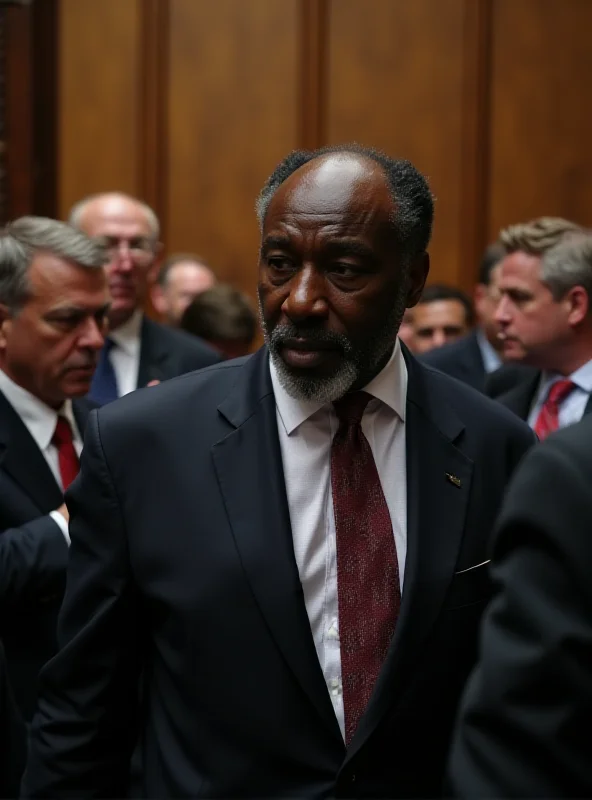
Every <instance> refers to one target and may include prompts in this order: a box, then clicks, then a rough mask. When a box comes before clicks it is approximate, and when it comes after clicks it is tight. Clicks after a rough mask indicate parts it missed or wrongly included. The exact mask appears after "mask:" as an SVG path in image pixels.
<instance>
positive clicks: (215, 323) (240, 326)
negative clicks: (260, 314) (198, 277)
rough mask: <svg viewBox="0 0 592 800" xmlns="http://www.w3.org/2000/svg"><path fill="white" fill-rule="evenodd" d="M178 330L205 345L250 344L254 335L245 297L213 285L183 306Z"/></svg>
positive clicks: (251, 311)
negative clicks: (192, 336)
mask: <svg viewBox="0 0 592 800" xmlns="http://www.w3.org/2000/svg"><path fill="white" fill-rule="evenodd" d="M180 327H181V328H182V330H184V331H187V332H188V333H192V334H194V335H195V336H201V338H202V339H205V340H206V341H207V342H233V341H241V342H245V343H247V342H248V343H249V344H250V343H251V342H252V341H253V339H254V338H255V333H256V332H257V316H256V314H255V311H254V309H253V306H252V303H251V301H250V300H249V298H248V297H247V296H246V295H244V294H243V293H242V292H240V291H239V290H238V289H235V288H234V287H233V286H229V285H228V284H224V283H217V284H216V285H215V286H212V288H211V289H206V291H204V292H201V293H200V294H198V295H197V297H195V298H194V300H193V301H192V302H191V303H190V304H189V305H188V306H187V308H186V309H185V312H184V314H183V316H182V317H181V322H180Z"/></svg>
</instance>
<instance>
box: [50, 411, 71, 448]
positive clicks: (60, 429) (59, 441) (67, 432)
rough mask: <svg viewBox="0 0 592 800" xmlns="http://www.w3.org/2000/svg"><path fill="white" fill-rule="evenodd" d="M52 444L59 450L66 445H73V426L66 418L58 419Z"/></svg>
mask: <svg viewBox="0 0 592 800" xmlns="http://www.w3.org/2000/svg"><path fill="white" fill-rule="evenodd" d="M52 442H53V444H55V446H56V447H57V448H59V447H60V446H61V445H64V444H72V442H73V436H72V426H71V425H70V423H69V422H68V420H67V419H66V417H58V421H57V422H56V427H55V433H54V435H53V439H52Z"/></svg>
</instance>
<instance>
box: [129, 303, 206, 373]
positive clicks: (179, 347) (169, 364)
mask: <svg viewBox="0 0 592 800" xmlns="http://www.w3.org/2000/svg"><path fill="white" fill-rule="evenodd" d="M219 361H220V356H219V355H218V353H216V351H215V350H213V349H212V348H211V347H209V346H208V345H207V344H206V343H205V342H204V341H203V340H202V339H200V338H198V337H197V336H191V335H190V334H188V333H185V331H179V330H175V329H174V328H170V327H168V326H166V325H161V324H160V323H159V322H155V321H154V320H152V319H149V318H148V317H144V318H143V320H142V330H141V346H140V366H139V371H138V388H141V387H143V386H146V384H147V383H149V382H150V381H153V380H158V381H164V380H168V379H169V378H175V377H177V376H178V375H183V374H185V373H186V372H192V371H193V370H196V369H202V368H203V367H208V366H210V364H216V363H217V362H219Z"/></svg>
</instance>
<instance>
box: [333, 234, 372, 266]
mask: <svg viewBox="0 0 592 800" xmlns="http://www.w3.org/2000/svg"><path fill="white" fill-rule="evenodd" d="M323 249H324V251H325V253H327V254H328V255H330V256H360V258H363V259H365V260H366V261H371V262H374V261H376V254H375V253H374V251H373V250H372V248H371V247H369V246H368V245H367V244H364V242H361V241H360V240H359V239H337V240H336V241H333V242H328V243H327V245H326V246H325V247H324V248H323Z"/></svg>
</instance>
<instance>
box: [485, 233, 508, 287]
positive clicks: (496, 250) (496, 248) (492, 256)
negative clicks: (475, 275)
mask: <svg viewBox="0 0 592 800" xmlns="http://www.w3.org/2000/svg"><path fill="white" fill-rule="evenodd" d="M506 255H507V254H506V248H505V247H504V246H503V244H502V243H501V242H494V243H493V244H490V245H489V246H488V247H487V248H486V249H485V252H484V253H483V256H482V257H481V263H480V264H479V283H482V284H484V285H485V286H489V284H490V282H491V273H492V272H493V270H494V268H495V267H497V265H498V264H499V263H500V261H501V260H502V259H503V258H504V257H505V256H506Z"/></svg>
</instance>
